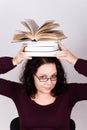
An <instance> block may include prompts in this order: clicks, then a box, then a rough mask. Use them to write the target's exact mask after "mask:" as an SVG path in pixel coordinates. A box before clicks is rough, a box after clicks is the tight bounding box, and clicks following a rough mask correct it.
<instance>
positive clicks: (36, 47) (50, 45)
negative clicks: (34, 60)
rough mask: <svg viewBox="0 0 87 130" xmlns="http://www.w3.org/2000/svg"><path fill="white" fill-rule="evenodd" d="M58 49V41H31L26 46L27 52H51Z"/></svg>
mask: <svg viewBox="0 0 87 130" xmlns="http://www.w3.org/2000/svg"><path fill="white" fill-rule="evenodd" d="M56 50H58V43H57V42H56V41H38V42H30V43H28V44H27V47H26V48H25V52H32V51H33V52H34V51H35V52H50V51H56Z"/></svg>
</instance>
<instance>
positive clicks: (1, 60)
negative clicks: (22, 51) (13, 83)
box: [0, 57, 15, 74]
mask: <svg viewBox="0 0 87 130" xmlns="http://www.w3.org/2000/svg"><path fill="white" fill-rule="evenodd" d="M12 60H13V58H12V57H0V74H3V73H6V72H8V71H10V70H11V69H13V68H14V67H15V65H14V64H13V61H12Z"/></svg>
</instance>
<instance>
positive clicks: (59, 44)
mask: <svg viewBox="0 0 87 130" xmlns="http://www.w3.org/2000/svg"><path fill="white" fill-rule="evenodd" d="M58 47H59V49H60V50H61V51H63V50H67V49H66V48H65V47H64V46H63V45H62V44H61V43H60V42H58Z"/></svg>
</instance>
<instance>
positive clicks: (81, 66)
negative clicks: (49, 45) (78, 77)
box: [56, 43, 87, 76]
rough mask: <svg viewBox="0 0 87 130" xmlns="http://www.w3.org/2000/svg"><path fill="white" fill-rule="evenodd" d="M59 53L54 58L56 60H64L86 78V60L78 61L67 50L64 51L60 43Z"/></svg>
mask: <svg viewBox="0 0 87 130" xmlns="http://www.w3.org/2000/svg"><path fill="white" fill-rule="evenodd" d="M58 45H59V48H60V51H57V53H56V57H57V58H58V59H64V60H66V61H67V62H69V63H71V64H73V65H74V67H75V69H76V70H77V71H78V72H79V73H80V74H83V75H85V76H87V67H86V66H87V60H83V59H79V58H77V57H76V56H75V55H73V54H72V53H71V52H70V51H69V50H68V49H66V48H65V47H64V46H63V45H62V44H61V43H58Z"/></svg>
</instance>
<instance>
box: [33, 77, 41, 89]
mask: <svg viewBox="0 0 87 130" xmlns="http://www.w3.org/2000/svg"><path fill="white" fill-rule="evenodd" d="M34 85H35V87H36V88H39V87H41V86H42V84H41V82H40V81H39V80H37V79H36V77H35V78H34Z"/></svg>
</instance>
